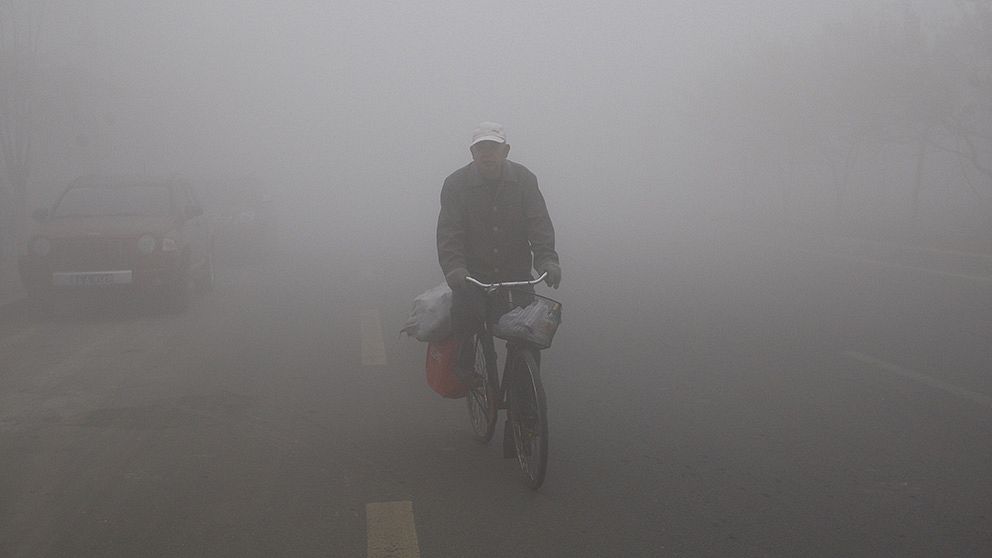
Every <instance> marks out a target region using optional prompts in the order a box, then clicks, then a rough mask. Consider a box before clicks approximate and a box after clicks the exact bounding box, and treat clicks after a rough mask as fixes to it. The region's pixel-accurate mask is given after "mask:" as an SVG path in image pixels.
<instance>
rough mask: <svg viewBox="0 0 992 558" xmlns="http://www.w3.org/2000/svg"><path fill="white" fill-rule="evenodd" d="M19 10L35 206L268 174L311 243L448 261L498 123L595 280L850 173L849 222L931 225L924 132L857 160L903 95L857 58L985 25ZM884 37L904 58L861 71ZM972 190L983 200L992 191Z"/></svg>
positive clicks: (189, 9) (955, 204)
mask: <svg viewBox="0 0 992 558" xmlns="http://www.w3.org/2000/svg"><path fill="white" fill-rule="evenodd" d="M18 5H19V4H18V3H16V2H15V3H13V4H12V6H13V7H12V8H10V9H9V10H8V12H7V14H8V18H10V21H8V25H10V26H11V28H15V27H16V26H17V25H18V23H19V22H18V21H17V17H21V18H25V17H27V16H32V17H35V18H37V21H38V25H39V29H40V37H41V38H40V45H41V47H40V56H39V60H40V68H39V74H38V75H39V79H38V80H37V81H36V83H35V87H37V88H38V92H39V93H40V94H41V98H40V99H39V103H38V106H37V107H36V108H35V111H36V112H35V116H36V119H35V121H34V125H35V126H37V133H35V134H34V143H35V144H36V145H35V147H34V150H35V154H34V156H33V161H34V167H33V169H32V176H31V183H32V188H31V192H32V199H31V205H32V206H37V205H39V204H44V203H50V201H51V199H52V198H53V197H54V195H55V193H56V192H57V191H58V190H59V189H60V188H62V187H63V186H64V185H65V184H66V183H67V182H68V181H69V180H71V179H72V178H74V177H75V176H78V175H80V174H85V173H91V172H100V173H118V172H128V173H135V172H136V173H150V174H158V175H168V174H172V173H179V174H181V175H183V176H186V177H188V178H190V179H191V180H193V181H194V183H196V185H197V187H198V188H199V189H200V190H202V191H204V197H206V198H208V199H209V198H210V197H211V196H210V190H211V188H214V189H217V188H219V186H217V184H222V183H223V184H227V185H230V184H232V183H236V182H237V181H239V180H243V179H245V178H246V177H251V179H252V180H256V181H257V182H258V183H259V184H260V185H262V188H263V189H265V190H268V191H271V193H272V194H273V196H274V197H275V198H276V199H277V200H278V205H279V206H280V208H281V211H282V212H283V213H284V214H285V215H286V218H285V219H283V220H282V221H281V223H282V228H283V230H282V234H283V235H284V236H283V237H284V239H285V240H287V241H288V242H293V243H297V244H299V243H307V244H312V245H315V246H324V247H336V248H338V249H340V248H341V247H343V246H350V247H353V248H355V249H358V247H359V246H361V247H363V249H368V248H369V247H371V246H375V250H373V251H374V252H378V253H379V254H380V255H385V254H390V255H395V256H397V257H399V256H401V255H402V254H418V255H422V256H423V257H425V258H428V259H430V258H431V249H432V233H433V226H434V218H435V216H436V212H437V208H438V193H439V189H440V184H441V181H442V180H443V178H444V177H445V176H446V175H447V174H448V173H450V172H451V171H452V170H454V169H455V168H458V167H459V166H461V165H463V164H465V163H466V162H468V160H469V157H468V149H467V138H468V136H469V134H470V132H471V130H472V128H473V127H474V125H475V124H476V123H477V122H479V121H482V120H495V121H498V122H501V123H503V124H504V125H505V126H506V128H507V131H508V134H509V143H510V144H511V145H512V152H511V155H510V158H511V159H513V160H515V161H518V162H520V163H523V164H524V165H526V166H528V167H529V168H530V169H531V170H533V171H534V172H535V173H536V174H537V175H538V177H539V180H540V182H541V188H542V191H543V192H544V194H545V197H546V198H547V200H548V203H549V206H550V208H551V212H552V216H553V218H554V219H555V221H556V224H557V226H558V228H559V236H560V239H561V242H560V249H561V251H562V258H563V262H565V265H566V267H567V266H568V265H569V263H570V262H571V261H572V260H581V259H596V258H595V257H593V258H587V256H589V255H590V254H583V253H582V252H581V250H579V247H584V248H588V249H593V248H597V247H598V248H600V249H602V250H605V249H606V248H609V250H610V253H611V254H612V255H614V256H616V259H615V262H614V263H619V262H621V261H623V260H625V259H629V257H632V256H633V255H634V254H635V253H636V252H633V251H632V252H625V251H624V250H625V248H624V247H629V249H631V250H635V249H639V248H638V247H641V246H643V245H644V243H650V242H653V241H654V240H657V239H658V238H660V237H665V236H671V235H672V234H673V233H676V232H678V231H682V232H683V233H684V232H687V231H688V232H690V233H696V232H706V231H709V232H717V233H718V232H719V226H720V223H721V222H723V221H726V220H728V219H730V220H734V221H739V220H741V219H745V220H748V219H749V220H752V221H758V222H762V221H766V220H767V219H769V218H772V219H782V220H791V221H799V222H810V223H814V224H820V223H822V222H829V221H831V220H832V219H833V217H830V218H827V217H824V216H826V215H831V214H832V212H833V211H834V205H835V200H834V197H835V195H834V193H832V192H833V190H834V188H833V186H832V184H833V182H832V181H836V180H837V178H836V176H837V175H838V173H842V174H844V175H845V179H844V180H845V181H846V182H848V184H845V185H844V186H843V188H845V189H846V192H849V193H848V194H845V196H846V197H847V198H848V199H847V200H846V201H845V203H846V207H845V208H844V209H843V210H841V211H843V212H844V216H843V217H841V219H849V220H851V219H853V220H855V221H858V222H876V223H877V222H878V221H879V220H880V219H881V220H885V222H887V223H888V222H897V223H898V224H900V225H901V224H903V223H904V222H907V223H908V222H910V221H912V219H911V218H910V216H908V215H907V211H910V210H909V208H908V205H907V204H908V203H909V202H908V201H907V200H908V199H909V196H910V194H907V193H905V192H909V191H910V190H911V189H912V188H911V187H909V186H900V185H898V184H896V183H898V182H900V181H902V182H904V183H907V182H909V181H910V180H911V177H912V173H913V169H914V164H915V163H914V161H915V159H914V154H913V149H912V147H911V146H910V147H904V146H900V142H901V143H903V144H904V143H905V142H903V141H902V140H901V139H899V140H893V141H889V138H888V137H886V136H892V135H898V134H903V132H902V131H900V132H894V133H888V132H881V131H879V132H878V133H874V132H873V133H874V136H872V138H870V139H868V140H865V141H864V142H863V143H862V144H859V146H860V145H863V146H864V147H859V148H858V149H859V150H860V151H861V152H863V154H862V153H859V154H858V156H857V157H855V158H854V160H853V162H849V160H850V159H851V158H850V157H847V155H846V153H847V152H846V151H844V149H845V147H844V146H845V145H847V144H846V143H844V142H847V141H848V137H849V136H850V134H849V133H848V130H847V128H851V127H854V126H853V125H852V126H847V124H848V123H847V122H840V120H841V119H842V118H840V117H839V116H838V115H841V114H846V115H848V117H849V118H847V120H856V119H861V120H863V119H864V118H866V116H865V115H864V112H863V111H864V110H866V109H864V107H863V106H862V105H863V103H861V102H860V100H859V99H858V97H857V95H859V94H864V95H878V94H883V95H884V94H888V93H885V92H881V93H880V92H878V91H877V90H873V89H872V88H874V87H882V86H880V85H879V84H876V83H860V82H859V81H858V80H863V79H866V78H868V77H871V74H870V73H866V72H864V71H862V70H863V69H862V68H858V67H857V66H856V65H854V64H853V63H854V62H855V61H857V60H859V59H863V58H864V57H866V56H867V57H869V58H870V59H871V60H872V63H875V64H879V65H881V66H887V65H893V64H899V63H904V62H905V60H904V59H905V57H904V56H901V55H900V53H899V52H898V50H899V49H908V48H910V47H908V46H906V45H909V44H911V42H912V34H913V33H916V32H920V33H923V34H924V35H925V37H926V40H927V41H928V43H927V44H929V45H932V48H933V49H934V50H935V51H936V50H937V49H940V48H944V47H942V46H941V45H942V44H943V43H947V42H948V41H949V39H947V36H948V34H953V33H954V31H955V29H956V28H955V26H960V25H962V18H963V17H964V16H965V15H966V12H963V11H961V9H959V7H954V6H949V5H948V6H945V5H944V3H935V2H916V3H913V2H889V1H877V2H867V3H866V2H854V1H851V2H829V3H823V2H813V1H809V2H790V3H789V4H788V6H783V5H782V4H781V3H779V2H718V3H704V4H700V3H698V2H689V1H675V2H664V3H646V2H638V3H620V4H616V5H614V4H602V5H593V4H588V5H577V4H574V3H570V2H546V3H540V4H539V5H535V4H533V3H531V2H515V1H507V2H500V3H489V2H426V3H424V2H345V1H341V2H329V3H323V2H292V3H287V4H283V3H280V4H275V3H271V2H251V3H245V2H207V3H204V2H178V3H167V4H159V3H148V2H87V3H85V4H77V3H71V2H50V3H45V4H44V9H43V10H41V9H40V8H39V10H40V11H37V12H36V13H33V12H32V6H33V5H31V6H27V7H25V6H24V5H20V7H18ZM39 6H40V4H39ZM912 22H915V23H916V25H917V29H915V30H914V29H912V28H909V27H910V26H911V25H912ZM845 34H846V35H845ZM879 36H881V37H882V39H881V40H882V41H883V42H884V41H886V40H888V39H886V37H888V38H889V39H891V40H890V41H888V43H889V44H891V45H892V46H893V49H895V50H892V51H886V52H863V53H858V52H854V53H852V52H851V50H852V47H851V42H852V41H861V42H862V43H863V45H864V47H865V48H866V49H874V48H876V47H877V46H878V44H881V43H879V42H878V40H876V39H878V37H879ZM845 37H847V38H845ZM907 37H908V38H907ZM941 41H943V43H941ZM904 47H905V48H904ZM962 48H965V47H962ZM968 48H970V47H968ZM944 50H946V48H944ZM920 56H921V57H922V58H925V57H926V56H929V55H925V54H920ZM829 57H836V63H833V62H835V61H833V60H830V59H829ZM922 58H921V59H922ZM976 64H977V65H978V68H976V70H975V71H984V70H983V68H987V61H982V60H980V59H979V60H978V61H977V62H976ZM982 64H984V66H982ZM961 75H963V74H961V73H959V74H958V75H953V74H948V75H944V76H941V77H942V78H946V79H947V80H956V79H959V78H960V77H961ZM894 79H895V78H894ZM963 84H966V81H960V82H959V83H950V82H949V81H948V83H946V85H948V87H951V88H955V89H960V88H961V87H967V86H966V85H963ZM930 85H931V84H928V83H923V82H918V83H916V84H915V85H913V86H914V87H919V88H927V87H930ZM986 85H987V84H986ZM959 86H960V87H959ZM818 87H832V88H836V91H835V92H827V91H823V90H820V91H816V88H818ZM859 87H860V90H858V88H859ZM852 91H853V92H852ZM811 92H812V93H814V95H811ZM955 94H956V93H955ZM845 95H854V96H853V97H850V96H848V97H844V96H845ZM776 98H777V99H781V101H776V100H775V99H776ZM831 98H832V99H833V100H835V101H836V100H837V99H841V102H843V101H842V99H844V98H848V99H850V100H851V102H852V104H851V106H850V107H845V106H843V105H841V106H837V104H836V103H833V104H831V105H829V106H827V105H826V104H825V100H828V99H831ZM769 101H770V104H769ZM903 101H904V100H902V99H893V100H892V103H893V104H898V103H903ZM903 104H905V103H903ZM981 108H983V109H984V108H987V107H981ZM911 110H914V109H911ZM790 111H791V112H790ZM858 111H862V112H858ZM902 111H903V109H902V108H900V107H897V108H896V109H895V110H893V111H892V114H890V115H885V117H886V118H890V119H891V120H893V121H896V120H900V119H902V120H906V118H907V117H906V116H905V115H904V114H902ZM870 117H871V118H878V117H879V116H878V114H872V115H870ZM983 118H985V120H983V121H982V122H983V123H987V121H988V120H987V115H984V116H983ZM900 125H901V124H900ZM845 126H846V127H847V128H845ZM827 128H829V129H827ZM806 132H809V133H808V134H806V135H809V136H811V138H812V139H809V140H807V139H805V137H806V136H803V134H804V133H806ZM797 134H798V136H803V137H801V138H799V137H798V136H797ZM903 135H905V134H903ZM910 135H912V134H911V133H910ZM951 135H952V134H951ZM813 136H815V137H813ZM945 136H948V137H949V134H946V133H945ZM792 137H796V138H798V139H795V140H792V139H789V138H792ZM833 141H836V142H837V143H839V144H841V145H839V146H838V147H836V148H835V147H833V146H832V145H827V144H830V143H831V142H833ZM797 142H801V143H802V145H801V146H800V147H799V148H798V149H796V148H795V143H797ZM848 143H851V142H848ZM946 143H948V145H950V143H953V142H951V141H950V140H948V141H947V142H946ZM790 144H792V147H789V146H790ZM980 147H983V148H984V147H985V146H980ZM790 149H791V150H790ZM831 150H836V152H837V153H839V155H836V154H835V153H834V152H833V151H831ZM986 153H987V152H985V151H983V152H981V156H982V157H984V156H985V155H986ZM845 157H847V158H845ZM936 159H938V160H937V161H936V162H935V163H933V165H932V166H930V167H929V169H928V170H929V174H928V176H927V177H926V179H925V180H926V181H927V182H928V185H927V187H926V188H925V189H924V190H925V193H924V198H925V199H924V202H923V205H924V206H925V207H924V209H925V211H924V212H925V213H926V215H924V221H926V219H929V220H930V221H939V220H941V219H947V220H950V221H956V222H962V215H963V214H964V215H965V217H964V222H965V223H966V225H965V228H968V227H971V228H974V227H975V226H977V225H975V224H974V223H981V222H982V219H983V218H984V216H983V211H984V210H975V209H974V203H973V202H974V201H975V200H973V199H971V197H970V196H972V193H971V192H969V189H968V187H967V185H966V184H965V182H964V179H962V177H961V176H960V172H958V170H957V169H956V168H955V167H956V166H959V165H958V161H956V160H955V158H954V157H953V156H948V155H947V154H946V153H945V154H943V155H940V154H938V155H937V156H936ZM986 162H987V159H986ZM965 164H967V162H966V163H965ZM831 165H833V167H832V166H831ZM843 165H846V167H850V168H845V169H844V170H838V166H843ZM782 169H786V170H782ZM953 173H957V175H956V176H951V175H952V174H953ZM965 174H967V173H965ZM970 179H971V180H973V181H979V182H982V184H981V186H980V187H979V188H978V189H979V190H981V191H980V192H978V194H979V196H980V197H979V198H978V199H980V200H984V199H986V198H987V197H988V195H989V188H988V181H987V178H986V177H984V176H982V175H981V174H980V173H975V172H972V173H971V178H970ZM951 182H953V183H952V184H950V185H948V184H949V183H951ZM883 183H884V184H883ZM938 183H939V184H940V185H941V186H940V187H939V188H936V189H935V188H931V187H930V186H935V185H936V184H938ZM867 184H871V187H868V186H866V185H867ZM887 184H896V185H895V186H886V185H887ZM886 187H888V188H890V189H892V190H894V191H893V192H891V193H886V191H885V190H884V188H886ZM783 189H791V190H793V192H792V193H790V194H788V196H791V198H790V201H789V202H787V203H792V204H793V207H792V208H790V209H787V210H781V209H780V208H779V207H778V206H780V205H781V204H782V203H783V202H782V201H781V198H782V197H783V194H782V190H783ZM904 194H905V195H904ZM928 196H929V197H928ZM866 207H870V208H871V209H865V208H866ZM782 212H784V213H786V215H779V213H782ZM621 224H622V226H618V225H621ZM931 224H932V223H931ZM895 228H899V227H895ZM617 249H620V252H619V253H618V252H617ZM383 250H385V251H386V252H383Z"/></svg>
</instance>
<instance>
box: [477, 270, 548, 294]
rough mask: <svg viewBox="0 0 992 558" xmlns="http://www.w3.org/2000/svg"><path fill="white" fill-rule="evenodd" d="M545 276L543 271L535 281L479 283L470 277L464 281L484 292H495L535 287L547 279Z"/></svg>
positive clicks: (545, 273) (546, 273)
mask: <svg viewBox="0 0 992 558" xmlns="http://www.w3.org/2000/svg"><path fill="white" fill-rule="evenodd" d="M547 276H548V272H547V271H545V272H544V273H542V274H541V276H540V277H538V278H537V279H533V280H530V281H506V282H503V283H483V282H481V281H479V280H478V279H476V278H475V277H471V276H469V277H466V278H465V281H467V282H469V283H472V284H473V285H477V286H479V287H482V288H483V289H486V290H496V289H500V288H503V287H527V286H531V285H536V284H538V283H540V282H541V281H544V278H545V277H547Z"/></svg>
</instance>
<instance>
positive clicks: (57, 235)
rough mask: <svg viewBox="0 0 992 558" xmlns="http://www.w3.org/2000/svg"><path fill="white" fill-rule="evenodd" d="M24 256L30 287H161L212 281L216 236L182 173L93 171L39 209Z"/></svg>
mask: <svg viewBox="0 0 992 558" xmlns="http://www.w3.org/2000/svg"><path fill="white" fill-rule="evenodd" d="M34 217H35V220H36V221H38V226H37V232H36V234H34V235H33V236H32V237H31V239H30V240H29V243H28V245H27V247H26V250H25V252H24V253H23V254H22V255H21V258H20V272H21V280H22V281H23V284H24V287H25V289H26V290H27V292H28V294H29V295H30V296H31V297H33V298H36V299H45V298H47V297H48V296H50V295H51V294H53V293H55V292H77V293H78V292H96V291H103V292H122V293H124V292H133V293H138V294H150V293H162V294H165V295H167V296H168V297H170V299H172V300H174V301H177V302H179V301H183V302H184V301H185V299H186V295H187V293H188V290H189V288H190V287H191V286H194V287H197V288H199V289H200V290H208V289H210V288H211V287H212V286H213V279H214V272H213V246H212V244H213V239H212V233H211V230H210V226H209V223H207V221H206V218H205V217H204V215H203V209H202V207H201V206H200V203H199V201H198V199H197V197H196V193H195V192H194V191H193V189H192V188H191V187H190V185H189V184H187V183H186V182H185V181H182V180H178V179H170V180H161V181H159V180H151V179H147V178H131V177H128V178H125V177H112V178H108V177H89V178H82V179H79V180H76V181H75V182H73V183H72V184H70V185H69V187H68V188H66V189H65V190H64V191H63V192H62V195H60V196H59V198H58V200H57V201H56V202H55V204H54V205H52V207H50V208H43V209H40V210H38V211H36V212H35V213H34Z"/></svg>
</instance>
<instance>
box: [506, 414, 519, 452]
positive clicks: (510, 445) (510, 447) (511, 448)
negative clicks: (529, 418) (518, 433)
mask: <svg viewBox="0 0 992 558" xmlns="http://www.w3.org/2000/svg"><path fill="white" fill-rule="evenodd" d="M516 456H517V445H516V443H515V442H514V440H513V427H512V426H510V421H509V420H507V421H504V422H503V458H504V459H513V458H514V457H516Z"/></svg>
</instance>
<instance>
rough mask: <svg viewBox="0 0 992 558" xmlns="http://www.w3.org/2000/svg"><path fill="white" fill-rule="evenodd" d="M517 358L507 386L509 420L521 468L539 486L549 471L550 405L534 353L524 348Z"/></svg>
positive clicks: (534, 486)
mask: <svg viewBox="0 0 992 558" xmlns="http://www.w3.org/2000/svg"><path fill="white" fill-rule="evenodd" d="M514 358H515V359H516V362H515V364H514V367H513V377H512V379H511V380H510V381H511V384H510V387H509V389H508V390H507V397H508V403H509V412H508V414H509V419H508V420H509V421H510V426H511V431H512V432H513V444H514V448H515V449H516V452H517V463H518V464H519V465H520V472H521V473H523V475H524V479H525V480H526V481H527V484H528V485H529V486H530V487H531V488H533V489H535V490H536V489H538V488H540V487H541V484H542V483H544V477H545V475H546V474H547V471H548V405H547V400H546V398H545V396H544V384H543V383H542V382H541V370H540V367H539V366H538V364H537V360H536V359H535V358H534V355H533V354H532V353H531V351H530V350H526V349H521V350H518V351H517V352H516V355H515V357H514Z"/></svg>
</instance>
